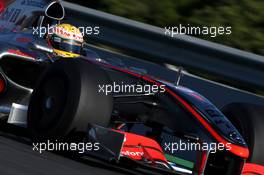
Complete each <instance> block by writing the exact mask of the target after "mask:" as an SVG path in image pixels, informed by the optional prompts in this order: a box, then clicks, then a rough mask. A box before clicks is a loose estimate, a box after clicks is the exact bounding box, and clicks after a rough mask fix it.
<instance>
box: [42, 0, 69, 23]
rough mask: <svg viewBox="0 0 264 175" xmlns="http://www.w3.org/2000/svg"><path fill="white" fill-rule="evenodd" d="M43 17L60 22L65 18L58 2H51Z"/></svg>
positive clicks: (62, 8)
mask: <svg viewBox="0 0 264 175" xmlns="http://www.w3.org/2000/svg"><path fill="white" fill-rule="evenodd" d="M45 15H46V16H47V17H49V18H51V19H55V20H58V21H60V20H62V19H63V18H64V16H65V10H64V7H63V6H62V4H61V3H60V2H52V3H51V4H50V5H49V6H48V7H47V9H46V11H45Z"/></svg>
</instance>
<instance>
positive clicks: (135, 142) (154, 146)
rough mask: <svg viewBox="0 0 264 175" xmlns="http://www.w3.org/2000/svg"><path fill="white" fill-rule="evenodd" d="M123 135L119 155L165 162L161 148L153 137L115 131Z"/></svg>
mask: <svg viewBox="0 0 264 175" xmlns="http://www.w3.org/2000/svg"><path fill="white" fill-rule="evenodd" d="M117 132H119V133H122V134H124V135H125V139H124V143H123V147H122V150H121V156H127V157H129V158H131V159H133V160H148V161H151V162H153V163H154V161H163V162H167V160H166V158H165V156H164V153H163V151H162V148H161V147H160V145H159V144H158V143H157V142H156V141H155V140H153V139H150V138H147V137H144V136H140V135H136V134H132V133H128V132H122V131H117Z"/></svg>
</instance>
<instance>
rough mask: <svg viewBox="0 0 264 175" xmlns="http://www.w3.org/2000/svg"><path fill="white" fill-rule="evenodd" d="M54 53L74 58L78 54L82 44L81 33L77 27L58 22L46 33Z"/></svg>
mask: <svg viewBox="0 0 264 175" xmlns="http://www.w3.org/2000/svg"><path fill="white" fill-rule="evenodd" d="M47 41H48V44H50V45H51V46H52V47H53V49H54V53H56V54H57V55H58V56H61V57H67V58H75V57H78V56H80V54H81V50H82V46H83V43H84V41H83V35H82V33H81V32H80V30H79V29H78V28H77V27H74V26H72V25H70V24H59V25H57V26H55V27H54V28H53V30H52V32H51V33H50V34H48V35H47Z"/></svg>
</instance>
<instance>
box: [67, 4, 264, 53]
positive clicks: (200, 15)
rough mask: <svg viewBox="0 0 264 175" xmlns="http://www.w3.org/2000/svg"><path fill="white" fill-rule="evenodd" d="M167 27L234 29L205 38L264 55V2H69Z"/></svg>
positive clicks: (204, 36)
mask: <svg viewBox="0 0 264 175" xmlns="http://www.w3.org/2000/svg"><path fill="white" fill-rule="evenodd" d="M68 1H71V2H74V3H79V4H81V5H84V6H87V7H90V8H94V9H97V10H100V11H105V12H108V13H111V14H115V15H118V16H123V17H126V18H130V19H134V20H137V21H141V22H144V23H148V24H152V25H155V26H159V27H162V28H164V27H165V26H179V24H182V25H184V26H187V25H188V24H190V26H200V27H202V26H206V27H211V26H231V27H232V34H231V35H218V36H217V37H215V38H212V37H210V35H197V36H195V37H199V38H202V39H206V40H209V41H213V42H217V43H221V44H224V45H228V46H231V47H235V48H238V49H242V50H246V51H249V52H253V53H256V54H261V55H264V0H218V1H216V0H89V1H83V0H68Z"/></svg>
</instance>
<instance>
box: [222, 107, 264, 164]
mask: <svg viewBox="0 0 264 175" xmlns="http://www.w3.org/2000/svg"><path fill="white" fill-rule="evenodd" d="M222 111H223V113H224V114H225V115H226V117H227V118H228V119H229V120H230V121H231V122H232V123H233V125H234V126H235V127H236V128H237V129H238V130H239V132H240V133H241V135H242V136H243V137H244V139H245V141H246V142H247V144H248V146H249V151H250V157H249V159H248V161H249V162H252V163H258V164H262V165H264V107H263V106H259V105H253V104H243V103H232V104H229V105H227V106H225V107H224V108H223V110H222Z"/></svg>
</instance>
